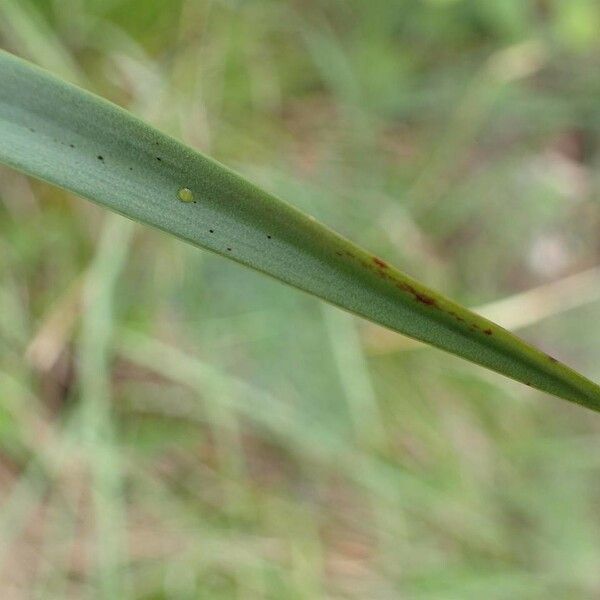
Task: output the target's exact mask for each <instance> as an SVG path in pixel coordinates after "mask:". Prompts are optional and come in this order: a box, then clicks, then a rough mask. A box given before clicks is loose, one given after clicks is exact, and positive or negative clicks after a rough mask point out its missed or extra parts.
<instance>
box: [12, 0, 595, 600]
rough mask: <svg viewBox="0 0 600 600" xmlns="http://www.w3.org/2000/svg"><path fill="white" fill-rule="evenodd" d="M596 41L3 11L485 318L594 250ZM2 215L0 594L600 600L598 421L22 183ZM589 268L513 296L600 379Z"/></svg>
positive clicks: (161, 14) (83, 80)
mask: <svg viewBox="0 0 600 600" xmlns="http://www.w3.org/2000/svg"><path fill="white" fill-rule="evenodd" d="M599 29H600V8H599V7H598V4H597V3H596V2H595V1H593V0H570V1H569V2H560V1H559V0H554V1H552V0H546V1H542V0H540V1H522V0H490V1H488V2H475V1H467V0H463V1H460V0H454V1H451V0H429V1H425V0H422V1H403V2H388V1H384V0H371V1H370V2H368V3H367V2H362V1H361V0H350V1H347V2H342V1H340V0H311V1H307V0H303V1H302V2H300V1H292V0H290V1H276V0H260V1H259V0H247V1H245V2H243V1H241V0H237V1H236V0H229V1H226V0H221V1H217V0H213V1H208V0H169V1H167V0H144V1H142V0H110V1H107V0H87V1H86V0H60V1H59V0H35V1H34V0H0V46H1V47H2V48H5V49H7V50H10V51H13V52H15V53H16V54H19V55H21V56H23V57H25V58H28V59H30V60H33V61H34V62H37V63H38V64H41V65H42V66H45V67H46V68H49V69H51V70H52V71H54V72H56V73H58V74H61V75H62V76H64V77H67V78H69V79H71V80H73V81H77V82H78V83H80V84H82V85H84V86H87V87H88V88H90V89H92V90H94V91H96V92H98V93H100V94H102V95H105V96H107V97H109V98H110V99H112V100H114V101H115V102H117V103H119V104H121V105H123V106H126V107H127V108H129V109H130V110H132V111H133V112H135V113H136V114H138V115H140V116H142V117H143V118H145V119H147V120H149V121H150V122H152V123H153V124H155V125H157V126H158V127H160V128H162V129H163V130H165V131H167V132H169V133H171V134H173V135H175V136H177V137H179V138H181V139H183V140H184V141H186V142H187V143H189V144H191V145H193V146H195V147H197V148H199V149H201V150H203V151H205V152H207V153H209V154H211V155H213V156H215V157H216V158H217V159H219V160H221V161H223V162H225V163H226V164H228V165H230V166H233V167H234V168H236V169H238V170H240V171H241V172H243V173H244V174H245V175H247V176H248V177H250V178H251V179H253V180H255V181H256V182H258V183H260V184H261V185H263V186H264V187H265V188H267V189H269V190H271V191H274V192H275V193H277V194H278V195H279V196H281V197H283V198H285V199H287V200H288V201H290V202H293V203H295V204H296V205H298V206H300V207H302V208H303V209H305V210H307V211H309V212H311V213H312V214H314V215H315V216H316V217H317V218H319V219H321V220H323V221H325V222H326V223H328V224H330V225H331V226H333V227H334V228H336V229H337V230H339V231H341V232H343V233H344V234H346V235H348V236H349V237H351V238H352V239H354V240H356V241H358V242H360V243H361V244H363V245H365V246H367V247H369V248H370V249H372V250H373V251H375V252H377V253H378V254H380V255H382V256H385V257H386V258H387V259H389V260H391V261H392V262H394V263H395V264H398V265H399V266H401V267H402V268H403V269H405V270H406V271H408V272H409V273H411V274H413V275H415V276H417V277H418V278H419V279H421V280H423V281H425V282H427V283H428V284H430V285H431V286H433V287H437V288H439V289H440V290H442V291H444V292H445V293H447V294H448V295H450V296H452V297H454V298H456V299H457V300H459V301H461V302H463V303H468V304H472V305H480V304H483V303H486V302H492V301H494V300H498V299H501V298H505V297H511V296H513V295H516V294H518V293H519V292H523V291H525V290H529V289H534V288H536V287H538V286H542V285H545V284H548V283H550V282H554V281H561V280H563V278H567V276H569V275H572V274H576V273H578V272H580V271H584V270H586V269H589V268H591V267H594V266H595V265H598V264H599V262H600V245H599V238H598V231H600V206H599V188H600V181H599V178H598V172H599V171H598V166H599V163H600V147H599V141H600V108H599V106H598V102H597V99H598V96H599V93H600V75H599V74H598V73H599V72H600V71H599V69H598V67H599V66H600V64H599V63H600V59H599V56H600V54H599V52H598V51H599V49H600V43H599V40H598V36H597V31H598V30H599ZM0 214H1V218H0V277H1V279H0V398H1V400H2V401H1V402H0V561H1V564H2V566H1V569H0V589H1V590H2V597H3V598H7V599H10V598H19V599H20V598H90V597H93V598H96V597H98V598H111V599H112V598H136V599H137V598H140V599H142V598H143V599H162V598H165V599H167V598H168V599H170V598H178V599H179V598H240V599H254V598H256V599H259V598H273V599H279V598H286V599H287V598H311V599H312V598H382V599H383V598H411V599H412V598H417V599H427V600H429V599H438V598H439V599H448V598H457V599H463V598H498V599H504V598H525V599H538V598H540V599H541V598H546V597H548V596H550V597H556V598H596V597H598V596H600V571H599V570H598V568H597V565H598V564H599V563H600V536H599V535H598V531H599V530H600V529H599V528H600V511H599V509H598V506H599V505H600V504H599V500H600V490H599V488H598V485H597V480H598V475H599V474H600V459H598V457H597V452H596V449H597V439H598V436H597V434H598V432H599V431H600V426H599V425H598V420H597V418H596V417H595V416H594V415H593V414H592V413H589V412H587V411H584V410H582V409H579V408H578V407H574V406H569V405H567V404H566V403H564V402H561V401H559V400H554V399H552V398H548V397H546V396H542V395H540V394H537V393H535V392H533V391H532V390H529V389H525V388H523V387H522V386H519V385H517V384H512V383H511V382H508V381H506V380H505V379H503V378H501V377H499V376H495V375H492V374H489V373H487V372H484V371H483V370H482V369H479V368H477V367H474V366H472V365H468V364H465V363H463V362H462V361H460V360H458V359H454V358H452V357H449V356H446V355H443V354H441V353H440V352H437V351H435V350H431V349H417V348H416V347H413V346H410V345H407V344H405V342H404V341H403V340H402V338H400V337H399V336H396V335H393V336H392V335H391V334H387V333H386V332H383V331H382V330H380V329H376V328H374V327H372V326H368V325H366V324H364V323H362V322H360V321H359V320H358V319H356V318H354V317H351V316H348V315H346V314H344V313H341V312H339V311H337V310H335V309H333V308H330V307H328V306H325V305H323V304H322V303H320V302H318V301H316V300H314V299H313V298H310V297H307V296H304V295H302V294H300V293H297V292H296V291H294V290H290V289H287V288H284V287H283V286H281V285H279V284H277V283H276V282H273V281H270V280H268V279H265V278H263V277H261V276H259V275H257V274H255V273H253V272H249V271H246V270H243V269H242V268H241V267H239V266H237V265H235V264H229V263H228V262H227V261H225V260H223V259H220V258H218V257H215V256H211V255H209V254H207V253H202V252H198V251H197V250H194V249H192V248H189V247H187V246H185V245H183V244H181V243H179V242H176V241H173V240H170V239H168V238H167V237H166V236H164V235H162V234H161V233H158V232H155V231H149V230H147V229H144V228H142V227H139V226H137V225H131V224H129V223H127V222H125V221H124V220H122V219H121V218H120V217H116V216H109V215H106V214H105V213H104V212H103V211H102V210H101V209H98V208H97V207H95V206H92V205H91V204H88V203H85V202H82V201H80V200H78V199H75V198H73V197H71V196H69V195H68V194H65V193H63V192H60V191H58V190H55V189H53V188H51V187H49V186H46V185H43V184H40V183H38V182H34V181H31V180H28V179H27V178H25V177H23V176H21V175H19V174H16V173H14V172H11V171H9V170H7V169H0ZM577 281H579V280H576V279H565V286H566V290H567V294H566V297H567V298H569V301H567V300H565V301H561V302H562V304H561V302H558V303H557V305H556V306H554V305H553V308H552V311H553V312H552V311H550V312H551V314H550V316H546V317H545V318H544V319H542V320H540V319H539V318H538V317H536V315H537V314H538V312H536V310H535V307H532V306H531V305H529V304H527V303H524V302H523V303H521V304H517V306H516V308H513V309H512V310H513V312H514V311H516V312H517V313H519V316H520V317H523V316H524V317H525V318H524V319H521V320H522V321H526V322H527V323H528V325H527V327H526V328H525V329H523V330H522V331H521V333H522V335H523V336H524V337H526V338H527V339H529V340H531V341H533V342H534V343H536V344H538V345H540V346H542V347H543V348H544V349H546V350H547V351H549V352H550V353H552V354H554V355H556V356H557V357H559V358H561V359H563V360H565V361H566V362H568V363H571V364H572V365H573V366H575V367H576V368H578V369H580V370H582V371H583V372H585V373H587V374H588V375H589V376H590V377H592V378H593V379H596V380H598V379H600V363H599V361H598V356H600V320H599V319H598V310H600V302H599V301H598V298H599V296H600V293H599V292H598V287H599V285H595V284H594V283H593V281H592V284H589V285H588V286H587V288H586V290H585V293H584V290H583V289H582V288H581V286H580V284H579V283H576V282H577ZM569 289H571V293H570V294H569V293H568V292H569ZM573 298H575V300H573ZM578 298H580V300H577V299H578ZM563 305H564V312H562V311H563V309H562V308H561V306H563ZM567 308H569V309H570V310H568V311H567V310H566V309H567ZM528 315H529V316H530V318H529V319H527V316H528ZM505 318H506V319H507V320H510V318H511V315H510V314H507V315H506V316H505Z"/></svg>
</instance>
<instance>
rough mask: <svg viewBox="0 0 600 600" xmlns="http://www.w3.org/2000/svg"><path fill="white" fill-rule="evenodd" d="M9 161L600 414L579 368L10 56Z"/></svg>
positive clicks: (1, 67) (0, 78) (5, 97)
mask: <svg viewBox="0 0 600 600" xmlns="http://www.w3.org/2000/svg"><path fill="white" fill-rule="evenodd" d="M0 161H1V162H5V163H6V164H8V165H10V166H12V167H14V168H16V169H19V170H21V171H23V172H25V173H28V174H30V175H33V176H34V177H37V178H40V179H43V180H45V181H48V182H50V183H53V184H55V185H58V186H59V187H62V188H65V189H67V190H70V191H72V192H75V193H76V194H78V195H80V196H83V197H85V198H88V199H90V200H93V201H95V202H97V203H99V204H102V205H104V206H106V207H108V208H110V209H112V210H114V211H116V212H118V213H120V214H123V215H125V216H127V217H129V218H131V219H134V220H136V221H139V222H142V223H145V224H148V225H151V226H154V227H156V228H158V229H161V230H163V231H166V232H168V233H170V234H172V235H175V236H176V237H179V238H181V239H183V240H185V241H187V242H189V243H192V244H194V245H196V246H199V247H202V248H206V249H209V250H211V251H213V252H216V253H218V254H222V255H224V256H226V257H228V258H232V259H233V260H236V261H238V262H240V263H242V264H244V265H246V266H249V267H251V268H254V269H256V270H259V271H261V272H263V273H266V274H268V275H270V276H272V277H275V278H277V279H279V280H281V281H283V282H285V283H287V284H289V285H292V286H294V287H297V288H299V289H302V290H304V291H306V292H309V293H311V294H313V295H315V296H318V297H320V298H322V299H325V300H327V301H328V302H330V303H332V304H334V305H337V306H339V307H341V308H343V309H345V310H348V311H350V312H352V313H355V314H358V315H360V316H362V317H365V318H367V319H370V320H372V321H374V322H376V323H379V324H381V325H384V326H386V327H389V328H390V329H393V330H395V331H399V332H401V333H403V334H405V335H408V336H410V337H413V338H415V339H418V340H421V341H423V342H426V343H428V344H431V345H433V346H436V347H438V348H441V349H443V350H446V351H449V352H452V353H453V354H456V355H458V356H461V357H463V358H465V359H467V360H470V361H471V362H474V363H477V364H480V365H482V366H484V367H487V368H489V369H491V370H494V371H497V372H499V373H502V374H504V375H506V376H508V377H511V378H512V379H516V380H517V381H521V382H523V383H526V384H528V385H530V386H532V387H535V388H537V389H540V390H543V391H546V392H549V393H551V394H554V395H556V396H559V397H562V398H564V399H567V400H570V401H573V402H576V403H578V404H581V405H583V406H586V407H588V408H591V409H593V410H597V411H600V387H599V386H598V385H596V384H595V383H593V382H591V381H589V380H588V379H586V378H585V377H583V376H582V375H580V374H578V373H576V372H575V371H573V370H572V369H570V368H569V367H567V366H565V365H563V364H561V363H559V362H558V361H555V360H554V359H552V358H551V357H548V356H547V355H546V354H544V353H543V352H540V351H539V350H537V349H535V348H533V347H532V346H530V345H528V344H526V343H525V342H523V341H522V340H520V339H519V338H517V337H516V336H514V335H513V334H511V333H510V332H508V331H506V330H504V329H502V328H501V327H499V326H497V325H495V324H494V323H492V322H490V321H488V320H486V319H484V318H483V317H480V316H478V315H476V314H474V313H472V312H471V311H469V310H467V309H465V308H463V307H462V306H460V305H458V304H456V303H454V302H452V301H451V300H449V299H447V298H444V297H443V296H441V295H439V294H437V293H436V292H434V291H432V290H430V289H429V288H427V287H425V286H423V285H422V284H420V283H419V282H417V281H415V280H414V279H412V278H410V277H408V276H407V275H405V274H403V273H402V272H400V271H398V270H397V269H395V268H393V267H392V266H390V265H388V264H387V263H386V262H385V261H383V260H381V259H380V258H378V257H376V256H373V255H372V254H370V253H368V252H366V251H365V250H363V249H361V248H359V247H357V246H356V245H354V244H352V243H351V242H349V241H348V240H346V239H344V238H342V237H340V236H338V235H337V234H335V233H334V232H333V231H331V230H329V229H328V228H326V227H324V226H323V225H320V224H319V223H316V222H315V221H314V220H313V219H311V218H310V217H308V216H307V215H304V214H303V213H301V212H300V211H298V210H296V209H295V208H293V207H291V206H289V205H287V204H285V203H284V202H282V201H280V200H278V199H277V198H275V197H273V196H272V195H270V194H268V193H266V192H264V191H262V190H260V189H259V188H257V187H256V186H254V185H253V184H251V183H250V182H248V181H246V180H245V179H243V178H242V177H240V176H239V175H237V174H235V173H234V172H232V171H231V170H229V169H228V168H227V167H225V166H223V165H220V164H219V163H217V162H215V161H214V160H212V159H210V158H208V157H206V156H204V155H202V154H200V153H198V152H196V151H194V150H192V149H190V148H188V147H186V146H184V145H183V144H181V143H180V142H178V141H176V140H175V139H173V138H171V137H169V136H167V135H165V134H162V133H161V132H159V131H158V130H156V129H154V128H152V127H150V126H148V125H147V124H145V123H143V122H142V121H140V120H139V119H137V118H136V117H134V116H133V115H131V114H130V113H128V112H126V111H125V110H123V109H121V108H119V107H117V106H116V105H114V104H112V103H110V102H108V101H106V100H104V99H102V98H99V97H97V96H94V95H93V94H90V93H88V92H86V91H84V90H82V89H80V88H78V87H76V86H73V85H71V84H68V83H66V82H63V81H61V80H59V79H57V78H55V77H53V76H52V75H50V74H49V73H47V72H45V71H43V70H41V69H39V68H37V67H34V66H33V65H30V64H29V63H27V62H26V61H23V60H21V59H18V58H17V57H14V56H12V55H10V54H8V53H6V52H0ZM182 190H187V191H189V192H190V195H188V193H187V191H185V192H184V193H183V195H182V193H181V192H182ZM183 198H185V199H186V201H182V199H183ZM191 198H193V201H192V200H191Z"/></svg>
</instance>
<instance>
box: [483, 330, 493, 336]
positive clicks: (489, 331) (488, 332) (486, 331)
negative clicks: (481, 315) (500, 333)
mask: <svg viewBox="0 0 600 600" xmlns="http://www.w3.org/2000/svg"><path fill="white" fill-rule="evenodd" d="M483 333H485V335H492V334H493V331H492V330H491V329H484V330H483Z"/></svg>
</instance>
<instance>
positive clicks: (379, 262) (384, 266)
mask: <svg viewBox="0 0 600 600" xmlns="http://www.w3.org/2000/svg"><path fill="white" fill-rule="evenodd" d="M373 262H374V263H375V264H376V265H377V266H378V267H380V268H382V269H387V268H388V264H387V263H386V262H385V261H384V260H381V259H380V258H377V257H376V256H374V257H373Z"/></svg>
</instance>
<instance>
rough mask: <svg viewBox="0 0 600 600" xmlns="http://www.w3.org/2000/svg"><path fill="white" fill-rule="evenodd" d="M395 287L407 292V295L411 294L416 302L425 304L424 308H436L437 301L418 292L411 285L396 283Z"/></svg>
mask: <svg viewBox="0 0 600 600" xmlns="http://www.w3.org/2000/svg"><path fill="white" fill-rule="evenodd" d="M396 287H397V288H399V289H401V290H403V291H405V292H408V293H409V294H412V295H413V296H414V297H415V300H416V301H417V302H420V303H421V304H425V305H426V306H435V307H437V301H436V299H435V298H432V297H431V296H429V295H427V294H423V293H422V292H419V291H418V290H416V289H415V288H414V287H413V286H412V285H410V284H408V283H397V284H396Z"/></svg>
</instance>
